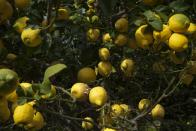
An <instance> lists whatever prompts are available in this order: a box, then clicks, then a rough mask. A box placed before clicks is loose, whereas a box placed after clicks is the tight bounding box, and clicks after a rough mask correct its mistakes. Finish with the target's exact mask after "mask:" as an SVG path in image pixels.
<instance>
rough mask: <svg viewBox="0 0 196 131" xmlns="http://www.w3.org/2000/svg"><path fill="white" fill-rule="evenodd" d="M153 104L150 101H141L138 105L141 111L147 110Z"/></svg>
mask: <svg viewBox="0 0 196 131" xmlns="http://www.w3.org/2000/svg"><path fill="white" fill-rule="evenodd" d="M150 104H151V102H150V100H149V99H141V100H140V102H139V104H138V109H139V110H140V111H143V110H146V109H147V108H148V107H149V106H150Z"/></svg>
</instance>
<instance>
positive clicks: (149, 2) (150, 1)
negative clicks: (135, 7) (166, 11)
mask: <svg viewBox="0 0 196 131" xmlns="http://www.w3.org/2000/svg"><path fill="white" fill-rule="evenodd" d="M142 2H143V3H144V4H145V5H148V6H154V5H156V4H157V2H158V1H157V0H143V1H142Z"/></svg>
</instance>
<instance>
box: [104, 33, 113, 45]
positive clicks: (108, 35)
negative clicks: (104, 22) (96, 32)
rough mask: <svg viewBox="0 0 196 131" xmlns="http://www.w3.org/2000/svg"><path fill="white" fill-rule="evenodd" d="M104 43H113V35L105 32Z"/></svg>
mask: <svg viewBox="0 0 196 131" xmlns="http://www.w3.org/2000/svg"><path fill="white" fill-rule="evenodd" d="M102 41H103V43H111V42H112V37H111V35H110V34H109V33H105V34H104V35H103V37H102Z"/></svg>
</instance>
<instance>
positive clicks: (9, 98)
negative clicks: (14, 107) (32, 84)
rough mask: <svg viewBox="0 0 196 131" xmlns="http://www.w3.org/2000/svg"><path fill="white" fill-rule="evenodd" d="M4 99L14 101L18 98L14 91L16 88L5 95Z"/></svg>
mask: <svg viewBox="0 0 196 131" xmlns="http://www.w3.org/2000/svg"><path fill="white" fill-rule="evenodd" d="M6 99H7V100H8V101H10V102H13V103H14V102H16V101H17V100H18V95H17V93H16V90H14V91H13V92H11V93H10V94H8V95H6Z"/></svg>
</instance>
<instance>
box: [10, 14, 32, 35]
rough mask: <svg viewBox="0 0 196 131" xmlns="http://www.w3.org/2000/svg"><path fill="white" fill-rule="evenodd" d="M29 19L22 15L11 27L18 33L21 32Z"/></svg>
mask: <svg viewBox="0 0 196 131" xmlns="http://www.w3.org/2000/svg"><path fill="white" fill-rule="evenodd" d="M28 21H29V18H28V17H26V16H24V17H21V18H18V19H17V20H16V21H15V23H14V25H13V28H14V29H15V30H16V31H17V32H18V33H20V34H21V33H22V31H23V30H24V29H25V27H27V22H28Z"/></svg>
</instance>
